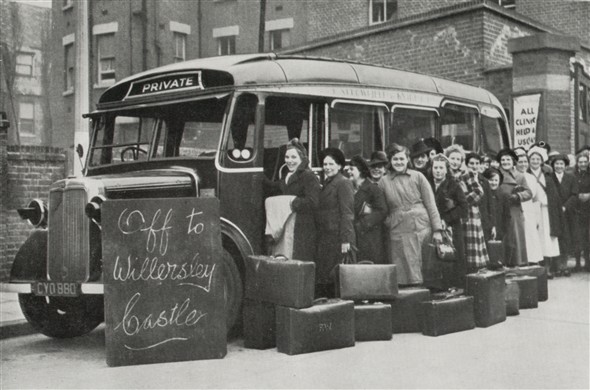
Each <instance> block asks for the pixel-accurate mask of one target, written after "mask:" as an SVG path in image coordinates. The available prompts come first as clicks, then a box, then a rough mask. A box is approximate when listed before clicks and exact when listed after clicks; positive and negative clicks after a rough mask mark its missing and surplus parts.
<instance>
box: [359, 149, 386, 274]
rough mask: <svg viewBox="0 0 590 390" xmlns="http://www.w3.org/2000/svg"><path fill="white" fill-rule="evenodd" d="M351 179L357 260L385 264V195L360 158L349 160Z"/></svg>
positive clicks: (365, 163) (367, 166)
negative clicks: (372, 179) (373, 180)
mask: <svg viewBox="0 0 590 390" xmlns="http://www.w3.org/2000/svg"><path fill="white" fill-rule="evenodd" d="M350 176H351V180H352V184H353V186H354V190H355V193H354V231H355V233H356V245H357V248H358V253H357V259H358V260H370V261H372V262H373V263H375V264H386V263H387V257H386V256H385V250H384V246H383V229H382V226H383V220H384V219H385V217H386V215H387V205H386V204H385V196H384V194H383V191H382V190H381V188H379V187H378V186H377V184H375V183H372V182H371V181H370V180H369V177H371V172H370V171H369V165H368V164H367V162H366V161H365V160H364V159H363V158H362V157H361V156H354V157H353V158H351V159H350Z"/></svg>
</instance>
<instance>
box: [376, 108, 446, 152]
mask: <svg viewBox="0 0 590 390" xmlns="http://www.w3.org/2000/svg"><path fill="white" fill-rule="evenodd" d="M396 108H403V109H406V110H415V111H429V112H433V113H434V114H435V115H436V117H435V118H434V119H435V123H434V135H432V137H435V138H436V139H438V138H439V136H440V134H441V131H442V130H441V127H440V111H439V109H438V108H436V107H427V106H416V105H414V104H404V103H394V104H392V105H391V109H390V112H391V117H390V119H389V122H390V123H389V127H390V129H391V128H392V127H393V126H392V124H391V122H393V117H394V115H395V109H396ZM390 132H391V131H390ZM390 132H388V133H387V139H386V140H385V142H387V143H388V144H390V143H392V142H394V141H393V140H391V139H390V137H389V134H390ZM396 142H397V140H396ZM405 146H408V147H410V146H411V145H405Z"/></svg>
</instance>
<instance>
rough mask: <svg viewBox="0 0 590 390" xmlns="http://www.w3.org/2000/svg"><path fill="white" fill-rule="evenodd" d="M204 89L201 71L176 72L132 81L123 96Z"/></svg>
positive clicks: (132, 96)
mask: <svg viewBox="0 0 590 390" xmlns="http://www.w3.org/2000/svg"><path fill="white" fill-rule="evenodd" d="M193 89H201V90H202V89H204V88H203V84H202V82H201V72H188V73H176V74H173V75H164V76H156V77H151V78H149V79H145V80H141V81H134V82H132V83H131V86H130V87H129V92H128V93H127V96H126V97H125V98H134V97H140V96H150V95H158V94H163V93H168V92H177V91H186V90H193Z"/></svg>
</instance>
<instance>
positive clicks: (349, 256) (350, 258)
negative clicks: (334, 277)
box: [340, 245, 358, 264]
mask: <svg viewBox="0 0 590 390" xmlns="http://www.w3.org/2000/svg"><path fill="white" fill-rule="evenodd" d="M357 250H358V249H357V248H356V247H355V246H354V245H351V246H350V250H349V251H348V252H346V253H343V254H342V258H341V259H340V264H356V263H357V259H356V252H357Z"/></svg>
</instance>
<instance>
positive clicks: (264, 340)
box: [242, 299, 276, 349]
mask: <svg viewBox="0 0 590 390" xmlns="http://www.w3.org/2000/svg"><path fill="white" fill-rule="evenodd" d="M242 316H243V319H244V322H243V331H244V347H246V348H255V349H268V348H274V347H275V346H276V340H275V326H276V318H275V305H274V304H272V303H266V302H256V301H252V300H250V299H245V300H244V306H243V308H242Z"/></svg>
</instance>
